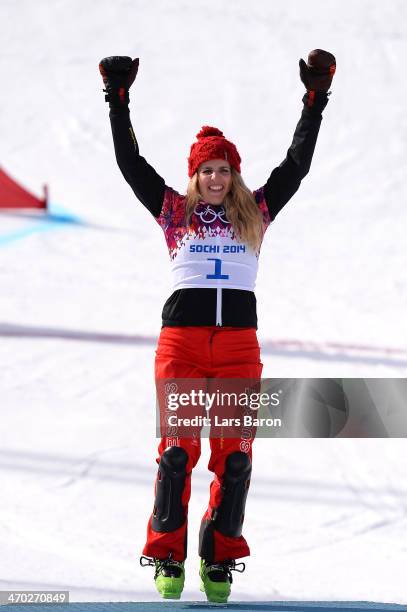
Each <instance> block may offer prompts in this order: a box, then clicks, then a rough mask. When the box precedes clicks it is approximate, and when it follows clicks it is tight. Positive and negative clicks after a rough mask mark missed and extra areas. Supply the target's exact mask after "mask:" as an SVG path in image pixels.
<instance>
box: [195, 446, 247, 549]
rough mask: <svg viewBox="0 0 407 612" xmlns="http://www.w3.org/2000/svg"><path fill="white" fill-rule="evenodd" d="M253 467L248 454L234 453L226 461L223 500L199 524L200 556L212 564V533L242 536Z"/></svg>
mask: <svg viewBox="0 0 407 612" xmlns="http://www.w3.org/2000/svg"><path fill="white" fill-rule="evenodd" d="M251 471H252V464H251V461H250V457H249V455H248V454H247V453H243V452H241V451H236V452H235V453H232V454H231V455H229V456H228V457H227V459H226V462H225V473H224V475H223V483H222V491H223V497H222V500H221V502H220V504H219V506H218V508H215V509H214V510H213V513H212V517H211V520H206V521H204V522H202V524H201V530H200V534H199V555H200V556H201V557H202V558H203V559H206V560H209V561H211V560H212V559H213V555H214V541H213V531H214V529H216V530H217V531H219V532H220V533H221V534H223V535H225V536H230V537H235V538H237V537H239V536H240V535H242V528H243V520H244V511H245V506H246V499H247V493H248V490H249V485H250V476H251Z"/></svg>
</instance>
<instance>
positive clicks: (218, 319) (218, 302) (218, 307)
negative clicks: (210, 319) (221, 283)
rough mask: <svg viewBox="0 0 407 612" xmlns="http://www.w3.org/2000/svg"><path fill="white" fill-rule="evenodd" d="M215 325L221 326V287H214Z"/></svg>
mask: <svg viewBox="0 0 407 612" xmlns="http://www.w3.org/2000/svg"><path fill="white" fill-rule="evenodd" d="M216 325H217V326H222V288H221V287H218V288H217V289H216Z"/></svg>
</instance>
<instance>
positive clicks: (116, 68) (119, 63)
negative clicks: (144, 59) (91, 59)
mask: <svg viewBox="0 0 407 612" xmlns="http://www.w3.org/2000/svg"><path fill="white" fill-rule="evenodd" d="M138 65H139V59H138V57H137V58H136V59H134V60H132V59H131V57H127V56H125V55H113V56H111V57H104V58H103V59H102V60H101V61H100V63H99V71H100V74H101V75H102V78H103V83H104V85H105V89H104V90H103V91H104V92H105V93H106V96H105V100H106V102H109V106H110V107H112V106H127V104H128V103H129V101H130V98H129V89H130V87H131V86H132V84H133V82H134V79H135V78H136V75H137V71H138Z"/></svg>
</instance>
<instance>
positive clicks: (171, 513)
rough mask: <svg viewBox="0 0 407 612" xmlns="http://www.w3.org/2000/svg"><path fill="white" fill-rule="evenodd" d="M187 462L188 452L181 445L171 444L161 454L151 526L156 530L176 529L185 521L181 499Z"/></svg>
mask: <svg viewBox="0 0 407 612" xmlns="http://www.w3.org/2000/svg"><path fill="white" fill-rule="evenodd" d="M187 462H188V454H187V452H186V451H185V450H184V449H183V448H180V447H179V446H170V447H169V448H167V449H166V450H165V451H164V452H163V454H162V455H161V459H160V463H159V465H158V473H157V482H156V492H155V502H154V510H153V515H152V518H151V527H152V528H153V529H154V531H159V532H168V531H174V530H175V529H178V527H181V525H182V524H183V523H184V521H185V510H184V508H183V507H182V503H181V499H182V492H183V490H184V486H185V478H186V467H187Z"/></svg>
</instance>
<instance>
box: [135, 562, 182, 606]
mask: <svg viewBox="0 0 407 612" xmlns="http://www.w3.org/2000/svg"><path fill="white" fill-rule="evenodd" d="M140 565H142V566H143V567H144V566H146V565H152V566H153V567H155V574H154V582H155V586H156V587H157V591H158V592H159V593H160V595H161V597H163V599H180V597H181V593H182V590H183V588H184V581H185V570H184V561H174V560H173V559H172V558H171V555H169V556H168V557H167V559H151V558H150V557H140Z"/></svg>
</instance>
